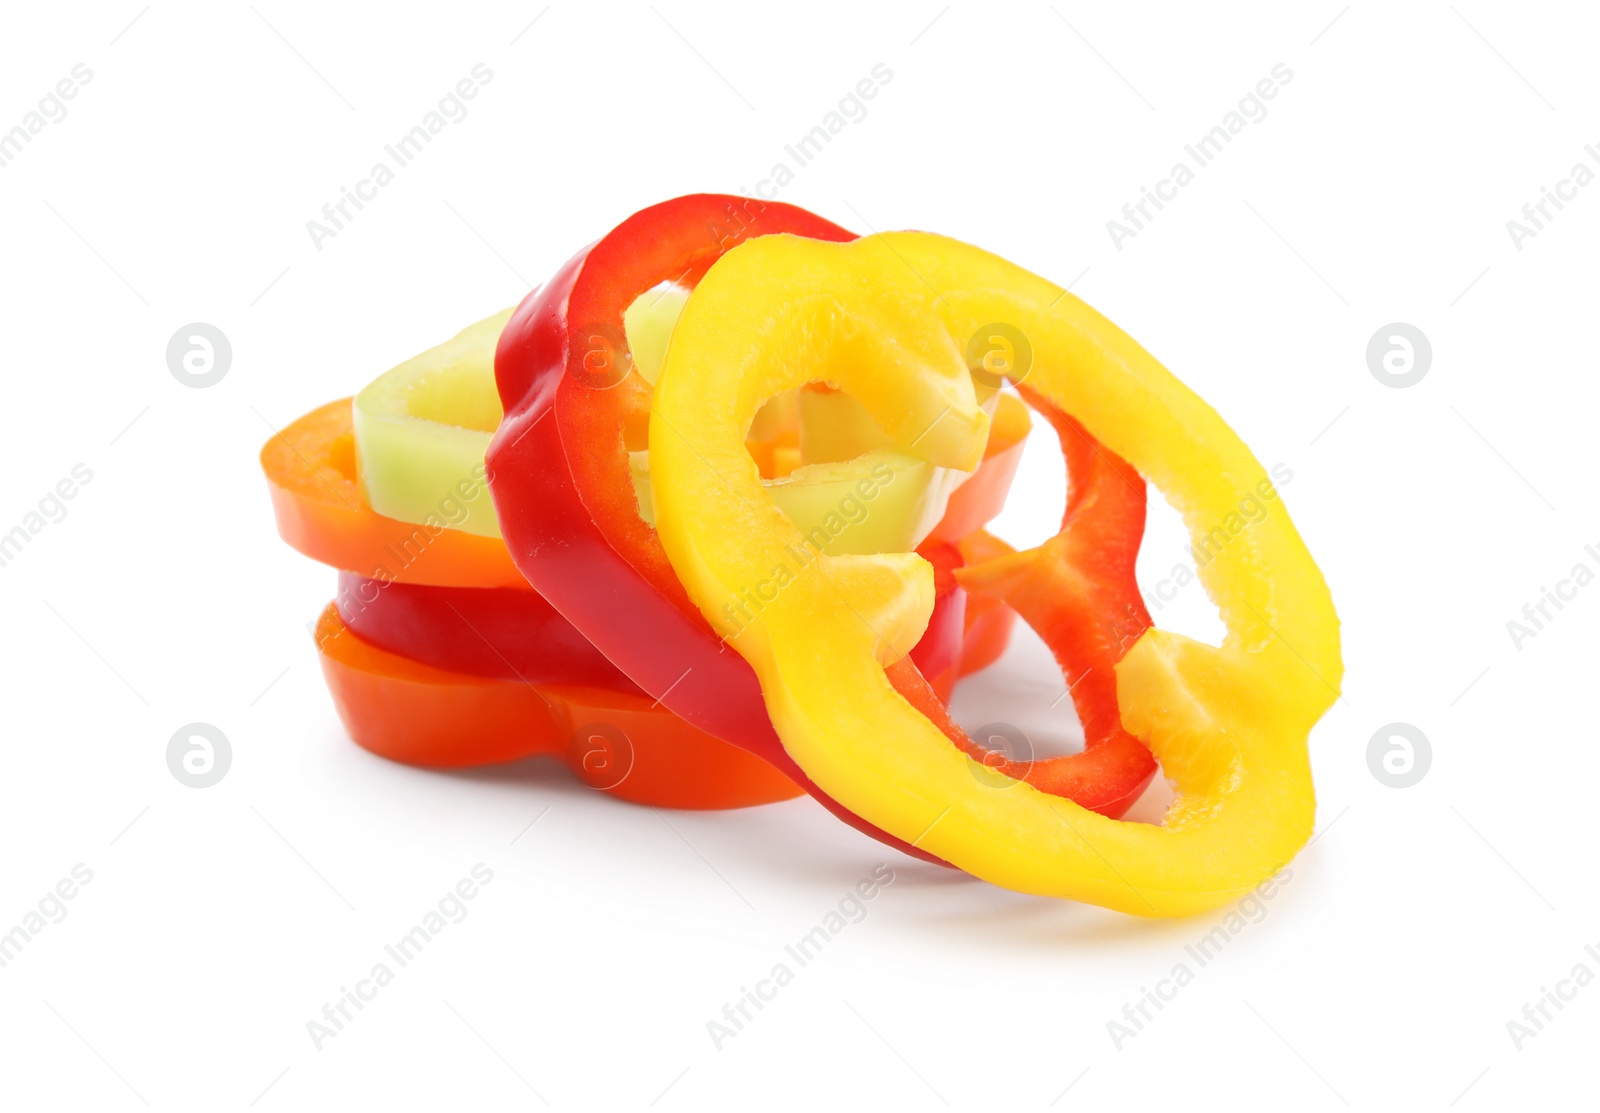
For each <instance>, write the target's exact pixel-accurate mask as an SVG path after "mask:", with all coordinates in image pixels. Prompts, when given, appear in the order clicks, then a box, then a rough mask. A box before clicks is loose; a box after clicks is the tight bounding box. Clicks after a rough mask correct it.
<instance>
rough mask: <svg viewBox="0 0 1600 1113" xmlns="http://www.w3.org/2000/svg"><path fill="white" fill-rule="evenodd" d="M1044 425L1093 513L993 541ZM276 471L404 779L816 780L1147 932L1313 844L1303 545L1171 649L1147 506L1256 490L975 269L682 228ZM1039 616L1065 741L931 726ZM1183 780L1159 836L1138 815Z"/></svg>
mask: <svg viewBox="0 0 1600 1113" xmlns="http://www.w3.org/2000/svg"><path fill="white" fill-rule="evenodd" d="M1030 408H1031V410H1032V411H1033V412H1035V413H1037V414H1038V415H1040V416H1041V417H1043V418H1044V419H1045V421H1047V422H1048V423H1049V425H1050V426H1051V427H1052V429H1053V430H1054V432H1055V434H1056V436H1057V438H1058V439H1059V440H1060V443H1061V448H1062V451H1063V455H1064V456H1065V458H1066V465H1067V474H1068V496H1067V505H1066V511H1065V514H1064V516H1063V518H1062V523H1061V528H1060V530H1059V532H1058V533H1057V534H1056V535H1055V536H1054V537H1052V538H1051V539H1050V540H1048V541H1046V542H1045V543H1044V544H1043V545H1040V546H1038V547H1036V548H1034V549H1030V550H1027V551H1025V552H1016V551H1014V550H1013V549H1012V548H1011V547H1010V546H1008V545H1006V544H1005V543H1004V542H1002V541H1000V540H999V539H998V538H996V537H994V536H992V535H990V534H988V533H987V532H985V531H984V526H985V525H986V524H987V523H989V522H990V521H991V520H992V519H993V518H994V517H995V516H996V515H997V514H998V513H999V511H1000V509H1001V508H1002V506H1003V504H1004V501H1005V498H1006V495H1007V493H1008V491H1009V488H1010V485H1011V481H1012V478H1013V476H1014V475H1015V473H1016V469H1017V463H1018V460H1019V458H1020V456H1021V452H1022V449H1023V444H1024V441H1025V438H1026V437H1027V435H1028V433H1029V430H1030V426H1031V420H1030V417H1029V410H1030ZM261 462H262V466H263V468H264V469H265V471H266V473H267V477H268V480H269V487H270V489H271V494H272V502H273V508H274V511H275V513H276V517H277V523H278V530H279V533H280V534H281V535H282V537H283V538H284V540H285V541H287V542H288V543H289V544H290V545H291V546H293V547H294V548H296V549H298V550H300V551H301V552H302V553H304V554H306V555H308V556H311V557H313V558H314V559H316V560H319V561H322V562H324V563H326V564H330V565H332V566H333V567H335V568H337V569H339V589H338V594H337V596H336V598H335V601H334V602H333V603H331V604H329V605H328V607H327V608H326V609H325V610H324V611H323V613H322V616H321V618H320V620H319V621H318V623H317V626H316V643H317V647H318V651H319V654H320V658H321V663H322V668H323V673H324V676H325V678H326V680H327V683H328V687H329V691H330V693H331V694H332V696H333V701H334V704H335V706H336V708H337V710H338V712H339V715H340V717H341V719H342V720H343V722H344V724H345V727H346V729H347V730H348V732H349V733H350V736H351V737H352V738H353V739H354V740H355V741H356V742H358V743H359V744H360V745H362V746H364V747H366V748H367V749H369V750H371V751H373V752H374V753H377V754H379V755H382V756H384V757H387V758H390V759H393V760H396V761H401V762H407V763H412V764H417V765H424V766H435V767H448V766H467V765H479V764H489V763H497V762H507V761H513V760H516V759H519V758H523V757H527V756H530V755H533V754H552V755H555V756H558V757H560V758H562V759H564V760H565V761H566V763H567V764H568V765H569V766H570V767H571V769H572V771H573V772H574V773H575V774H576V775H577V777H578V778H579V779H581V780H582V781H583V782H584V783H585V784H587V785H589V786H590V787H592V788H596V789H599V790H602V791H605V792H607V793H609V794H611V795H614V796H616V797H618V798H620V799H623V800H628V801H632V802H635V803H641V804H653V805H657V806H662V807H675V808H733V807H743V806H748V805H753V804H760V803H767V802H772V801H777V800H783V799H789V798H791V797H795V796H798V795H800V794H801V793H802V792H805V793H809V794H810V795H811V796H813V797H814V798H815V799H816V800H817V801H818V802H819V803H821V804H822V805H823V806H825V807H826V808H828V809H829V810H830V811H832V812H833V813H834V814H835V815H837V816H838V817H839V818H841V819H843V820H844V821H845V822H847V823H849V824H851V825H853V826H854V827H856V828H858V829H859V830H861V831H863V832H865V833H867V834H869V835H871V836H873V837H875V838H877V839H879V840H881V841H882V842H884V843H886V844H888V845H891V846H894V847H896V848H898V849H899V850H901V851H904V852H905V853H908V854H911V855H914V856H916V857H920V858H923V859H926V860H928V861H932V862H938V863H941V864H945V865H949V866H953V867H956V868H959V869H962V870H965V871H967V872H969V873H971V874H973V875H975V876H978V877H980V878H984V879H986V880H988V881H991V882H993V883H995V884H999V885H1003V886H1006V887H1008V888H1012V889H1016V890H1020V891H1024V892H1030V893H1036V894H1041V895H1048V896H1056V897H1064V898H1069V899H1073V900H1079V901H1085V902H1090V903H1094V904H1099V905H1104V906H1106V907H1110V908H1115V909H1119V910H1122V911H1124V912H1128V913H1132V914H1136V915H1146V916H1169V915H1183V914H1187V913H1192V912H1197V911H1201V910H1203V909H1207V908H1212V907H1216V906H1219V905H1221V904H1224V903H1226V902H1228V901H1230V900H1233V899H1236V898H1237V897H1239V896H1241V895H1243V894H1244V893H1245V892H1247V891H1248V890H1250V889H1251V888H1253V887H1254V886H1255V885H1257V884H1259V883H1260V882H1261V881H1262V880H1264V879H1266V878H1267V877H1269V876H1271V874H1272V873H1274V872H1275V871H1276V870H1278V869H1279V868H1281V867H1282V866H1283V865H1284V864H1286V863H1287V862H1288V861H1289V859H1290V858H1292V857H1293V856H1294V854H1295V853H1296V852H1297V851H1298V850H1299V849H1300V847H1301V846H1303V845H1304V844H1305V842H1306V840H1307V839H1308V838H1309V835H1310V831H1311V823H1312V818H1313V814H1314V810H1315V803H1314V795H1313V791H1312V785H1311V776H1310V766H1309V761H1308V757H1307V737H1308V735H1309V732H1310V730H1311V728H1312V726H1313V725H1314V724H1315V723H1316V722H1317V720H1318V719H1319V718H1320V717H1321V715H1322V713H1323V712H1324V711H1325V710H1326V709H1327V708H1328V707H1329V706H1330V705H1331V702H1332V700H1333V699H1334V698H1335V696H1336V693H1337V687H1338V684H1339V681H1340V678H1341V675H1342V665H1341V662H1340V652H1339V632H1338V620H1337V618H1336V617H1335V614H1334V611H1333V605H1332V601H1331V598H1330V596H1329V593H1328V589H1327V585H1326V584H1325V582H1324V581H1323V578H1322V575H1321V573H1320V572H1319V571H1318V569H1317V567H1316V565H1315V564H1314V563H1313V562H1312V560H1311V557H1310V555H1309V554H1308V553H1307V551H1306V549H1305V546H1304V545H1303V543H1302V542H1301V540H1300V538H1299V535H1298V534H1297V533H1296V532H1295V529H1294V526H1293V525H1292V523H1291V522H1290V521H1289V518H1288V516H1287V515H1285V514H1279V515H1274V516H1272V517H1270V518H1266V519H1262V520H1261V521H1259V522H1256V523H1254V524H1253V525H1252V526H1251V529H1250V531H1249V533H1248V534H1247V535H1246V539H1245V540H1243V541H1241V542H1240V543H1236V544H1233V545H1230V546H1229V547H1228V548H1227V549H1225V550H1223V551H1222V552H1221V553H1220V554H1219V555H1218V557H1217V558H1216V559H1215V560H1213V561H1211V562H1209V563H1207V564H1206V565H1205V567H1204V568H1203V569H1202V571H1201V574H1200V575H1201V578H1202V580H1203V581H1204V582H1205V584H1206V587H1207V590H1208V591H1209V593H1210V594H1211V596H1212V598H1213V599H1214V600H1215V601H1216V602H1217V604H1218V606H1219V609H1220V611H1221V614H1222V618H1223V621H1224V623H1225V625H1226V627H1227V636H1226V638H1225V639H1224V641H1223V643H1222V645H1221V646H1220V647H1214V646H1209V645H1205V644H1202V643H1200V642H1196V641H1193V640H1190V639H1188V638H1185V637H1182V636H1180V635H1177V634H1173V633H1170V632H1166V631H1162V630H1159V629H1156V628H1154V627H1153V626H1152V625H1151V621H1150V616H1149V614H1148V612H1147V611H1146V609H1145V607H1144V604H1143V602H1142V600H1141V596H1140V593H1139V588H1138V585H1137V582H1136V580H1135V577H1134V563H1135V558H1136V556H1137V553H1138V549H1139V544H1140V540H1141V538H1142V535H1143V531H1144V520H1145V498H1146V494H1145V484H1146V480H1149V481H1150V482H1153V483H1154V484H1155V485H1156V486H1157V487H1158V488H1159V489H1160V490H1161V491H1162V493H1163V494H1164V495H1165V496H1166V497H1167V499H1168V501H1169V502H1171V503H1172V504H1173V505H1174V506H1175V507H1176V508H1177V509H1178V510H1179V511H1180V512H1181V513H1182V514H1183V517H1184V520H1185V523H1186V525H1187V526H1188V528H1189V529H1190V531H1191V533H1195V534H1197V535H1203V534H1204V533H1205V532H1206V531H1207V530H1208V529H1209V528H1210V527H1211V526H1213V525H1214V524H1216V523H1217V522H1220V521H1222V520H1224V518H1225V517H1226V516H1227V515H1228V514H1229V513H1230V512H1232V511H1233V509H1234V508H1235V507H1237V505H1239V503H1240V501H1241V499H1244V498H1248V497H1250V496H1251V493H1252V491H1253V490H1254V489H1255V488H1256V487H1257V486H1258V485H1259V484H1261V483H1264V482H1266V473H1265V472H1264V470H1263V469H1262V467H1261V465H1260V464H1259V463H1258V462H1257V461H1256V460H1255V458H1254V457H1253V456H1252V455H1251V454H1250V452H1249V450H1248V449H1247V448H1245V446H1244V445H1243V444H1242V443H1241V442H1240V441H1239V439H1238V438H1237V437H1236V436H1235V435H1234V434H1233V432H1232V431H1231V430H1230V429H1229V428H1228V427H1227V425H1226V424H1224V422H1223V421H1222V420H1221V418H1220V417H1218V416H1217V414H1216V413H1215V412H1214V411H1213V410H1212V409H1211V408H1210V407H1208V406H1207V405H1206V404H1205V403H1204V402H1203V401H1201V400H1200V399H1199V398H1197V397H1196V396H1195V395H1194V394H1192V393H1191V392H1190V391H1189V390H1188V389H1187V388H1185V387H1184V386H1183V385H1182V384H1181V383H1180V382H1178V380H1177V379H1175V378H1174V377H1173V376H1172V375H1171V374H1170V373H1169V372H1168V371H1167V370H1166V369H1165V368H1164V367H1162V366H1161V365H1160V364H1159V363H1158V362H1157V361H1156V360H1155V359H1154V358H1153V357H1151V356H1150V355H1149V354H1148V353H1147V352H1145V351H1144V350H1143V349H1142V348H1140V347H1139V346H1138V345H1137V344H1136V343H1135V342H1134V341H1133V340H1132V339H1130V338H1129V337H1128V336H1127V335H1126V334H1124V333H1123V332H1122V331H1121V330H1120V329H1118V328H1117V327H1116V326H1115V325H1113V324H1112V323H1111V322H1109V321H1108V320H1106V319H1105V318H1104V317H1101V316H1100V315H1099V314H1097V313H1096V312H1095V311H1094V310H1092V309H1091V308H1089V307H1088V306H1087V305H1085V304H1084V303H1083V302H1081V301H1079V300H1078V299H1077V298H1075V297H1073V296H1072V295H1071V294H1069V293H1067V292H1066V291H1064V290H1062V289H1061V288H1060V287H1058V286H1056V285H1054V284H1053V283H1050V282H1048V281H1046V280H1044V279H1042V278H1038V277H1036V276H1034V275H1032V274H1029V273H1028V272H1026V271H1024V270H1022V269H1020V268H1018V267H1016V266H1014V265H1013V264H1011V263H1008V262H1006V261H1005V260H1004V259H1001V258H999V257H997V256H994V255H991V254H989V253H987V252H984V251H981V250H979V249H977V248H974V247H970V246H968V245H966V244H962V243H958V242H956V241H954V240H949V239H946V238H943V237H940V236H936V235H932V234H927V233H913V232H901V233H882V234H877V235H871V236H865V237H861V238H857V237H856V236H855V234H854V233H851V232H848V231H846V230H845V229H843V228H840V227H838V226H836V225H834V224H831V223H829V222H828V221H826V220H823V219H821V218H820V217H817V216H814V215H812V214H811V213H808V212H806V211H804V210H802V209H799V208H795V207H794V206H790V205H785V204H781V203H777V202H759V201H754V200H751V199H748V198H742V197H730V196H722V195H710V194H702V195H694V196H688V197H680V198H677V199H675V200H672V201H667V202H664V203H662V204H660V205H656V206H653V207H651V208H648V209H645V210H643V211H642V212H639V213H636V214H635V215H633V216H632V217H629V218H628V219H627V220H625V221H623V223H622V224H620V225H618V226H617V227H616V228H615V229H613V230H612V231H611V232H610V233H609V234H607V235H606V236H604V237H603V238H601V239H600V240H598V241H596V242H595V243H594V244H592V245H591V246H589V247H587V248H585V249H584V250H582V251H580V252H579V253H578V254H577V255H576V256H574V257H573V258H572V259H571V260H569V261H568V262H567V263H566V264H565V265H564V266H563V267H562V268H561V269H560V270H559V271H557V272H556V274H555V276H554V277H553V278H551V279H550V281H549V282H547V283H546V284H545V285H544V286H543V287H541V288H539V289H537V290H535V291H533V292H532V293H531V294H529V295H528V296H527V298H526V299H524V301H523V302H522V304H521V305H519V306H518V307H517V308H516V309H515V310H512V311H506V312H502V313H499V314H496V315H495V316H493V317H490V318H488V319H486V320H484V321H481V322H479V323H478V324H475V325H473V326H471V327H470V328H468V329H466V330H465V331H463V332H462V333H460V334H459V335H458V336H456V337H455V338H454V339H452V340H450V341H449V342H447V343H445V344H443V345H440V346H439V347H437V348H434V349H431V350H430V351H428V352H425V353H423V354H422V355H420V356H417V357H415V358H414V359H411V360H408V361H407V362H405V363H403V364H401V365H400V366H398V367H396V368H394V369H393V370H391V371H388V372H387V373H385V374H383V375H382V376H380V377H379V378H377V379H376V380H375V381H373V382H372V383H371V384H370V385H368V386H367V387H366V388H365V389H363V390H362V391H361V392H360V393H359V394H357V395H356V396H355V398H354V399H344V400H341V401H338V402H333V403H330V404H328V405H326V406H323V407H321V408H320V409H317V410H313V411H312V412H311V413H309V414H307V415H305V416H304V417H302V418H300V419H299V420H298V421H296V422H294V423H292V424H291V425H289V426H288V427H287V428H285V429H284V430H283V431H282V432H281V433H279V434H277V435H276V436H274V437H273V438H272V439H271V440H270V441H269V442H268V443H267V445H266V446H265V447H264V448H263V449H262V452H261ZM1019 614H1020V615H1021V616H1022V618H1023V620H1024V621H1026V622H1027V623H1028V624H1029V625H1030V626H1032V627H1033V628H1034V630H1035V631H1037V632H1038V633H1039V634H1040V636H1041V637H1042V638H1043V639H1044V641H1045V642H1046V643H1047V644H1048V645H1049V646H1050V648H1051V649H1052V651H1053V652H1054V655H1055V657H1056V660H1057V662H1058V663H1059V665H1060V667H1061V670H1062V675H1063V681H1064V684H1065V687H1066V689H1067V691H1068V692H1070V694H1071V699H1072V701H1073V704H1074V706H1075V708H1076V710H1077V714H1078V718H1079V720H1080V721H1081V723H1082V725H1083V730H1084V737H1085V746H1084V749H1083V750H1082V752H1080V753H1075V754H1071V755H1067V756H1060V757H1049V758H1041V759H1038V760H1020V759H1018V758H1015V757H1013V756H1010V755H1007V754H1004V753H1001V752H999V751H996V750H991V749H989V748H987V747H986V746H984V745H983V744H982V740H974V739H972V738H970V737H968V735H967V734H966V733H965V732H964V731H963V730H962V729H961V727H960V726H958V725H957V724H956V723H955V722H954V721H953V720H952V719H951V717H950V716H949V714H948V713H947V705H948V701H949V698H950V694H951V690H952V687H953V685H954V684H955V683H956V682H957V680H958V679H959V678H960V677H963V676H966V675H968V674H969V673H972V672H974V671H977V670H979V669H982V668H984V667H986V666H988V665H990V664H992V663H993V662H994V661H995V660H996V659H997V658H998V657H999V656H1000V655H1001V653H1002V651H1003V650H1004V649H1005V646H1006V644H1007V642H1008V639H1009V637H1010V634H1011V631H1012V627H1013V624H1014V621H1015V618H1016V616H1017V615H1019ZM1158 762H1159V764H1160V767H1161V769H1162V770H1163V772H1164V773H1165V775H1166V777H1167V778H1168V779H1169V781H1171V783H1172V784H1173V787H1174V788H1175V790H1176V798H1175V800H1174V802H1173V804H1172V805H1171V807H1170V808H1169V809H1168V812H1167V815H1166V817H1165V819H1164V821H1163V823H1161V824H1160V825H1156V824H1149V823H1136V822H1130V821H1125V820H1123V819H1121V818H1120V817H1121V816H1122V815H1123V814H1124V813H1125V812H1126V811H1127V809H1128V808H1129V807H1130V806H1131V805H1132V804H1133V802H1134V801H1135V800H1136V799H1138V797H1139V796H1140V794H1141V793H1143V791H1144V790H1145V788H1146V786H1147V785H1148V784H1149V782H1150V780H1151V778H1152V777H1153V775H1154V773H1155V771H1156V769H1157V763H1158Z"/></svg>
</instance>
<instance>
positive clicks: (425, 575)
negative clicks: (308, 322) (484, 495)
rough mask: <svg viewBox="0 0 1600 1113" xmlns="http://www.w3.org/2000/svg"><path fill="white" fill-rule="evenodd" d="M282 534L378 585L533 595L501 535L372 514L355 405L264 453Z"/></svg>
mask: <svg viewBox="0 0 1600 1113" xmlns="http://www.w3.org/2000/svg"><path fill="white" fill-rule="evenodd" d="M261 470H262V471H263V472H265V473H266V476H267V489H268V491H270V492H271V495H272V511H273V515H274V516H275V517H276V519H277V523H278V534H279V535H280V536H281V537H282V538H283V539H284V541H286V542H288V543H289V545H290V546H291V547H292V548H295V549H298V550H299V551H300V552H302V553H304V554H305V555H306V556H308V557H310V558H311V559H312V560H318V561H321V562H322V563H323V564H329V565H332V566H333V567H335V568H342V569H346V570H348V571H351V572H356V573H359V574H360V575H362V576H370V577H372V578H374V579H379V580H389V581H394V582H396V583H414V584H433V585H437V586H443V587H510V588H519V589H522V590H528V581H527V580H525V579H524V578H523V576H522V573H521V572H518V571H517V566H516V565H515V564H513V563H512V562H511V554H510V553H508V552H506V547H505V544H504V543H503V542H502V541H501V540H500V539H499V538H498V537H480V536H478V535H476V534H471V533H463V532H462V531H461V530H458V529H453V528H451V524H450V522H449V521H448V520H445V519H439V518H435V519H434V520H433V521H432V522H429V523H412V522H399V521H396V520H395V519H393V518H386V517H384V516H383V515H381V514H379V513H377V512H376V511H375V510H373V509H372V507H371V505H370V504H369V503H368V502H367V499H366V496H365V494H363V493H362V490H361V484H360V482H359V480H358V479H357V477H356V452H355V434H354V431H353V429H352V425H351V414H350V399H348V398H342V399H340V400H339V401H337V402H329V403H328V404H327V405H325V406H318V407H317V408H316V409H314V410H312V411H311V412H310V413H308V414H305V415H304V416H302V417H300V418H297V419H296V420H294V421H292V422H290V423H289V424H288V425H286V426H285V427H284V428H283V430H282V431H281V432H279V433H277V434H275V435H274V436H273V437H272V439H271V440H269V441H268V442H267V443H266V444H265V445H263V446H262V448H261Z"/></svg>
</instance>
